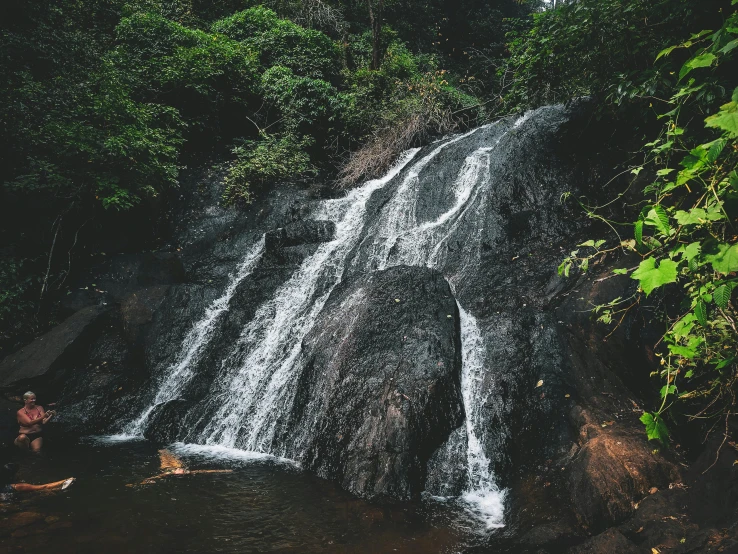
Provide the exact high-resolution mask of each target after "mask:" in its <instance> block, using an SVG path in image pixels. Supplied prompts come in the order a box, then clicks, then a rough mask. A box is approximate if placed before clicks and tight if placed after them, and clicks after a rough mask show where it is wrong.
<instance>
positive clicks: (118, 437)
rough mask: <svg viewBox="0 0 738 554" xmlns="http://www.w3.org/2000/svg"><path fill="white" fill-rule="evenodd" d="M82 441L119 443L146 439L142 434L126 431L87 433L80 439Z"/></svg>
mask: <svg viewBox="0 0 738 554" xmlns="http://www.w3.org/2000/svg"><path fill="white" fill-rule="evenodd" d="M80 440H81V441H82V442H91V443H93V444H118V443H122V442H133V441H142V440H144V439H143V437H142V436H141V435H128V434H126V433H118V434H115V435H87V436H85V437H82V438H81V439H80Z"/></svg>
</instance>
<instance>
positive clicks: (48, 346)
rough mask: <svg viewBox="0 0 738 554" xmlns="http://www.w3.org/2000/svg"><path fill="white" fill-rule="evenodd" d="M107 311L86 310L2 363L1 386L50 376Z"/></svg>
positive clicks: (93, 308) (95, 307)
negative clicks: (71, 348)
mask: <svg viewBox="0 0 738 554" xmlns="http://www.w3.org/2000/svg"><path fill="white" fill-rule="evenodd" d="M103 311H105V309H104V308H103V307H101V306H88V307H86V308H83V309H81V310H79V311H78V312H76V313H75V314H73V315H72V316H70V317H68V318H67V319H66V320H64V321H63V322H62V323H60V324H59V325H57V326H56V327H54V328H53V329H51V331H49V332H48V333H46V334H44V335H42V336H40V337H38V338H37V339H36V340H34V341H33V342H32V343H30V344H28V345H26V346H24V347H23V348H21V349H20V350H18V351H17V352H14V353H12V354H10V355H8V356H7V357H6V358H5V359H4V360H2V361H1V362H0V386H7V385H10V384H11V383H14V382H16V381H27V380H29V379H35V378H37V377H41V376H44V375H46V374H47V373H48V372H49V370H51V369H52V367H53V366H54V364H55V362H57V360H58V359H59V358H60V357H61V356H62V355H63V354H64V353H65V352H67V351H68V350H69V349H70V347H72V346H73V345H74V343H75V342H76V341H78V339H79V338H80V336H82V335H83V334H84V332H85V331H86V330H87V329H88V328H89V327H90V326H91V325H92V324H93V323H94V322H95V321H96V320H97V318H98V316H99V315H100V314H101V313H102V312H103Z"/></svg>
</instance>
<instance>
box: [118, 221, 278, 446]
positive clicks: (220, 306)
mask: <svg viewBox="0 0 738 554" xmlns="http://www.w3.org/2000/svg"><path fill="white" fill-rule="evenodd" d="M263 253H264V236H263V235H262V237H261V239H259V241H257V243H256V244H254V245H253V246H252V247H251V248H250V249H249V250H248V252H247V253H246V255H245V256H244V258H243V260H242V261H241V264H240V265H239V266H238V269H237V270H236V272H235V273H234V274H233V275H231V277H230V281H229V283H228V286H227V287H226V290H225V291H224V292H223V294H222V295H221V296H220V297H219V298H217V299H216V300H214V301H213V302H212V303H211V304H210V306H208V308H207V309H206V310H205V314H204V315H203V317H202V318H201V319H200V320H199V321H197V322H196V323H195V324H194V325H193V326H192V328H191V329H190V330H189V332H188V333H187V335H185V338H184V340H183V341H182V346H181V347H180V349H179V355H178V356H177V358H176V360H175V361H174V363H172V364H171V365H170V366H169V367H168V368H167V370H166V372H165V374H164V375H163V377H162V378H161V380H160V382H159V388H158V390H157V391H156V395H155V396H154V399H153V401H152V403H151V404H150V405H149V406H148V407H147V408H146V409H145V410H144V411H143V412H141V414H140V415H139V416H138V417H137V418H136V419H134V420H133V421H132V422H130V423H129V424H128V425H126V427H125V429H124V430H123V435H133V436H137V435H141V434H142V433H143V431H144V430H145V429H146V424H147V423H148V420H149V416H150V415H151V412H153V411H154V409H155V408H156V407H157V406H159V405H160V404H162V403H164V402H167V401H169V400H172V399H175V398H177V397H178V396H179V395H180V393H181V392H182V390H184V388H185V386H187V384H188V383H189V382H190V381H191V380H192V377H193V376H194V375H195V367H196V364H197V361H198V360H199V359H200V356H201V354H202V352H203V350H204V349H205V347H206V346H207V345H208V343H209V342H210V339H211V338H212V336H213V331H214V330H215V328H216V325H217V323H218V320H219V319H220V316H221V315H223V314H224V313H225V312H226V310H228V306H229V304H230V302H231V298H233V294H234V293H235V292H236V289H237V288H238V285H239V284H241V282H242V281H243V280H244V279H245V278H246V277H248V276H249V275H251V272H252V271H253V270H254V268H255V267H256V264H257V263H258V262H259V260H260V259H261V256H262V254H263Z"/></svg>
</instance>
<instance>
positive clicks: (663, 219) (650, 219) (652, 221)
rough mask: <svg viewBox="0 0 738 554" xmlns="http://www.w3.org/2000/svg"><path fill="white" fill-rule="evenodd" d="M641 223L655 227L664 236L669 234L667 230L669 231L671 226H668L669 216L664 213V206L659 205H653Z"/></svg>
mask: <svg viewBox="0 0 738 554" xmlns="http://www.w3.org/2000/svg"><path fill="white" fill-rule="evenodd" d="M643 223H645V224H646V225H651V226H652V227H656V229H658V230H659V232H660V233H661V234H662V235H664V236H666V237H668V236H669V231H671V227H670V226H669V216H668V215H667V214H666V211H665V210H664V208H662V207H661V206H659V205H656V206H654V207H653V208H651V209H650V210H649V211H648V214H646V219H645V220H644V221H643Z"/></svg>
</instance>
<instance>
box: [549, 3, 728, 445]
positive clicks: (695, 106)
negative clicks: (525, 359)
mask: <svg viewBox="0 0 738 554" xmlns="http://www.w3.org/2000/svg"><path fill="white" fill-rule="evenodd" d="M736 4H738V0H733V2H732V5H736ZM737 49H738V12H735V11H734V12H733V13H732V14H731V15H730V16H728V17H727V18H726V19H725V21H724V24H723V26H722V27H721V28H720V29H719V30H717V31H713V30H703V31H701V32H699V33H696V34H694V35H692V36H691V37H690V38H689V39H688V40H686V41H684V42H682V43H680V44H677V45H674V46H670V47H669V48H666V49H665V50H663V51H662V52H661V53H659V55H658V57H657V58H656V59H657V61H658V60H661V59H664V58H666V57H668V56H674V55H675V52H677V53H683V52H687V59H686V61H685V62H684V63H683V65H682V66H681V70H680V71H679V72H678V75H674V80H675V83H674V85H673V87H672V93H673V94H672V95H671V97H670V98H668V99H663V100H660V99H654V102H658V103H659V104H660V105H663V106H666V108H665V109H663V110H661V111H660V113H659V114H658V117H659V118H661V119H662V120H663V127H662V129H661V131H660V134H659V135H658V136H657V137H656V139H655V140H653V141H651V142H648V143H647V144H645V145H644V146H643V149H642V153H643V163H642V164H641V165H639V166H637V167H635V168H633V169H632V173H633V174H634V175H635V176H638V175H639V174H640V173H641V172H643V175H653V177H654V178H653V180H652V182H650V183H649V184H648V185H646V186H645V187H644V188H643V194H644V199H645V200H644V205H643V208H642V209H641V211H640V214H639V215H638V217H637V219H636V220H635V221H634V222H632V229H633V236H632V238H626V239H624V240H623V239H620V240H619V244H616V245H615V247H614V248H604V249H603V245H605V241H602V240H598V241H592V240H591V241H587V242H585V243H582V244H581V245H579V246H580V249H579V250H576V251H574V252H572V253H571V254H570V255H569V256H568V257H566V259H564V260H563V261H562V263H561V265H560V266H559V274H560V275H564V276H568V275H569V272H570V270H571V269H572V268H573V267H574V268H578V269H580V270H582V271H586V270H587V269H588V267H589V265H590V262H591V260H592V259H593V258H597V257H600V256H601V255H602V254H603V253H604V252H608V251H612V250H616V249H621V250H623V251H630V252H635V253H637V254H638V255H640V256H641V261H640V263H639V264H638V266H637V267H633V268H620V269H615V270H614V273H615V274H622V275H626V274H629V275H630V278H631V279H633V280H635V281H637V282H638V292H637V293H636V294H635V295H634V296H633V297H632V298H629V299H621V298H617V299H614V300H613V301H611V302H609V303H608V304H606V305H602V306H597V307H596V308H595V311H596V312H597V314H598V317H599V320H600V321H602V322H603V323H606V324H610V323H617V322H618V321H622V317H623V316H624V315H625V313H627V311H628V310H629V309H630V308H631V307H632V306H633V305H635V304H637V303H638V302H640V301H641V300H642V298H643V297H648V296H649V295H651V294H653V293H654V292H656V291H661V290H662V289H663V292H664V293H665V294H675V295H677V297H678V300H679V302H678V308H677V309H676V310H674V311H673V313H672V312H670V311H668V310H667V313H664V318H665V329H666V330H665V332H664V334H663V336H662V337H661V339H660V341H659V343H658V345H657V347H658V350H657V356H659V358H660V368H659V369H658V370H657V371H655V372H654V373H653V374H652V375H653V376H654V377H658V378H659V379H660V380H661V388H660V396H661V401H660V403H659V404H658V405H657V406H655V408H654V409H652V410H651V411H648V412H645V413H644V414H643V415H642V417H641V421H642V422H643V423H644V425H645V427H646V432H647V434H648V438H649V439H656V440H658V441H660V442H662V443H664V444H666V442H667V441H668V438H669V429H668V426H667V420H666V418H667V414H668V413H670V410H671V409H672V408H674V407H675V406H681V407H682V409H683V410H685V411H686V412H687V413H688V416H687V417H688V418H689V419H690V420H695V419H703V420H706V421H707V422H708V423H709V424H710V425H709V426H710V428H713V427H715V426H716V425H718V424H719V423H720V422H723V423H724V425H725V429H727V427H728V420H729V418H730V416H732V415H735V414H736V392H737V390H736V389H737V388H738V330H737V329H736V319H738V314H737V313H736V312H737V310H736V302H735V299H734V297H735V295H734V291H735V289H736V288H737V287H738V275H737V274H736V273H737V272H738V172H737V171H736V167H737V165H738V87H736V85H738V83H737V82H736V79H737V78H738V71H736V64H735V54H736V52H738V50H737ZM734 87H735V88H734ZM652 106H653V105H652ZM654 109H655V108H654ZM649 180H650V179H649ZM621 196H622V195H621ZM589 213H590V215H591V216H592V217H598V218H600V219H603V218H602V216H600V215H598V213H597V210H596V209H595V210H591V209H590V210H589ZM613 228H614V227H613ZM585 248H586V249H590V250H587V252H588V253H587V254H582V252H583V249H585ZM720 428H722V425H721V426H720ZM726 436H727V433H726Z"/></svg>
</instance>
